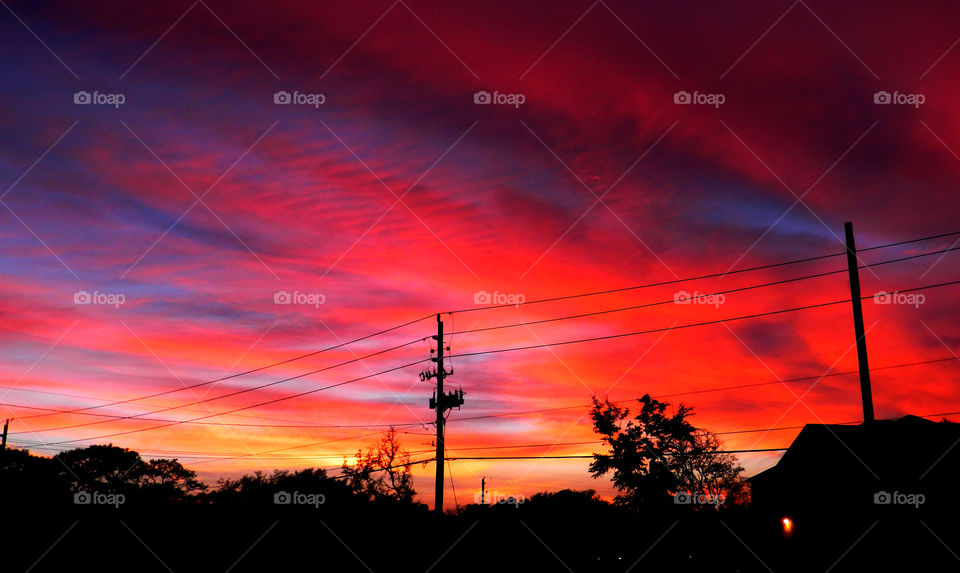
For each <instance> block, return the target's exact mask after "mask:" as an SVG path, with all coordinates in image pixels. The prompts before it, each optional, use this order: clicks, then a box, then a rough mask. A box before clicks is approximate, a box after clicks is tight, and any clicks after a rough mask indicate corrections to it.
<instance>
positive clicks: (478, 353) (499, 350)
mask: <svg viewBox="0 0 960 573" xmlns="http://www.w3.org/2000/svg"><path fill="white" fill-rule="evenodd" d="M954 284H960V280H955V281H949V282H944V283H938V284H934V285H926V286H922V287H914V288H908V289H899V290H897V291H896V292H898V293H904V292H913V291H918V290H926V289H931V288H938V287H943V286H949V285H954ZM860 298H861V300H865V299H870V298H873V295H868V296H862V297H860ZM848 302H850V299H848V298H847V299H843V300H835V301H832V302H822V303H818V304H810V305H806V306H798V307H793V308H786V309H781V310H771V311H767V312H760V313H755V314H746V315H741V316H733V317H728V318H721V319H717V320H708V321H704V322H695V323H690V324H681V325H679V326H670V327H666V328H654V329H651V330H640V331H636V332H624V333H620V334H608V335H605V336H594V337H591V338H579V339H575V340H562V341H559V342H547V343H542V344H530V345H527V346H515V347H512V348H495V349H491V350H478V351H475V352H466V353H462V354H454V355H451V358H466V357H468V356H482V355H485V354H501V353H504V352H516V351H518V350H534V349H537V348H547V347H551V346H564V345H568V344H579V343H582V342H598V341H601V340H611V339H614V338H624V337H627V336H637V335H640V334H653V333H656V332H666V331H670V330H681V329H684V328H693V327H697V326H708V325H711V324H721V323H724V322H733V321H735V320H746V319H750V318H760V317H763V316H772V315H775V314H784V313H788V312H797V311H801V310H811V309H814V308H822V307H827V306H834V305H838V304H844V303H848Z"/></svg>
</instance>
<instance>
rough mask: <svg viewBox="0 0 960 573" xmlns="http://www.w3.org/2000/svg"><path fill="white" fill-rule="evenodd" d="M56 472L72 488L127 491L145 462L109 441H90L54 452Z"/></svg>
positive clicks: (140, 474)
mask: <svg viewBox="0 0 960 573" xmlns="http://www.w3.org/2000/svg"><path fill="white" fill-rule="evenodd" d="M56 458H59V460H60V462H62V465H61V464H57V466H55V467H57V468H58V470H59V473H60V475H61V477H63V478H64V479H65V480H66V481H67V482H68V483H70V484H71V486H72V488H73V489H74V490H81V489H91V490H97V491H102V492H115V493H129V492H131V491H132V490H134V489H136V488H137V487H138V486H139V485H140V480H141V479H142V478H143V477H144V475H145V472H146V470H147V467H148V466H147V464H146V463H145V462H144V461H143V459H142V458H141V457H140V454H138V453H137V452H135V451H133V450H128V449H126V448H119V447H116V446H114V445H112V444H108V445H106V446H100V445H94V446H88V447H86V448H78V449H75V450H69V451H66V452H61V453H59V454H57V455H56V456H55V459H56Z"/></svg>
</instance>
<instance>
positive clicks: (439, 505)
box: [434, 314, 447, 515]
mask: <svg viewBox="0 0 960 573" xmlns="http://www.w3.org/2000/svg"><path fill="white" fill-rule="evenodd" d="M436 340H437V358H436V362H437V370H436V376H437V402H436V404H434V406H435V407H436V410H437V481H436V484H435V486H434V505H435V508H436V510H437V513H438V514H440V515H443V463H444V461H445V460H446V458H445V457H444V456H445V454H444V453H443V379H444V378H446V377H447V373H446V371H445V370H444V369H443V321H442V320H440V315H439V314H437V338H436Z"/></svg>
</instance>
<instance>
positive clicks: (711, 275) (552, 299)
mask: <svg viewBox="0 0 960 573" xmlns="http://www.w3.org/2000/svg"><path fill="white" fill-rule="evenodd" d="M954 235H960V231H954V232H950V233H940V234H937V235H930V236H927V237H920V238H917V239H909V240H906V241H898V242H895V243H887V244H884V245H876V246H873V247H868V248H866V249H858V250H857V252H858V253H859V252H863V251H873V250H877V249H885V248H888V247H894V246H899V245H906V244H910V243H919V242H922V241H929V240H932V239H940V238H943V237H951V236H954ZM845 255H846V251H844V252H840V253H832V254H828V255H818V256H814V257H806V258H803V259H794V260H790V261H783V262H779V263H771V264H768V265H760V266H757V267H749V268H744V269H735V270H732V271H726V272H722V273H709V274H705V275H699V276H692V277H686V278H678V279H672V280H668V281H660V282H653V283H647V284H642V285H634V286H628V287H621V288H615V289H607V290H600V291H593V292H585V293H578V294H570V295H563V296H555V297H550V298H541V299H535V300H528V301H524V302H523V303H519V304H496V305H490V306H482V307H473V308H463V309H459V310H450V311H447V312H448V313H456V312H461V313H464V312H476V311H481V310H494V309H500V308H510V307H518V306H526V305H531V304H540V303H544V302H556V301H561V300H570V299H574V298H583V297H590V296H599V295H605V294H613V293H618V292H627V291H632V290H639V289H645V288H651V287H656V286H666V285H672V284H678V283H683V282H689V281H696V280H703V279H711V278H719V277H725V276H728V275H735V274H740V273H747V272H752V271H760V270H766V269H772V268H777V267H783V266H787V265H794V264H798V263H808V262H812V261H819V260H823V259H829V258H833V257H840V256H845Z"/></svg>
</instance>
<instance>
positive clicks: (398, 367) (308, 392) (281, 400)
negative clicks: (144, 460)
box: [44, 358, 429, 446]
mask: <svg viewBox="0 0 960 573" xmlns="http://www.w3.org/2000/svg"><path fill="white" fill-rule="evenodd" d="M427 360H429V359H428V358H423V359H421V360H416V361H414V362H409V363H407V364H403V365H400V366H395V367H393V368H389V369H387V370H382V371H380V372H375V373H373V374H367V375H366V376H360V377H358V378H353V379H351V380H345V381H343V382H337V383H336V384H330V385H327V386H322V387H320V388H314V389H313V390H307V391H304V392H298V393H296V394H291V395H288V396H281V397H279V398H274V399H272V400H266V401H264V402H257V403H256V404H248V405H246V406H241V407H238V408H234V409H232V410H226V411H223V412H214V413H212V414H207V415H205V416H200V417H198V418H191V419H190V420H178V421H176V422H170V423H166V424H159V425H157V426H150V427H149V428H138V429H135V430H127V431H124V432H114V433H112V434H104V435H101V436H94V437H89V438H77V439H73V440H62V441H59V442H47V443H45V444H44V445H45V446H54V445H60V444H71V443H75V442H82V441H87V440H99V439H103V438H112V437H115V436H125V435H128V434H136V433H139V432H147V431H150V430H157V429H160V428H166V427H169V426H175V425H178V424H185V423H188V422H194V421H197V420H205V419H208V418H213V417H216V416H224V415H226V414H232V413H234V412H240V411H243V410H249V409H251V408H258V407H260V406H267V405H270V404H276V403H277V402H283V401H286V400H291V399H293V398H299V397H302V396H307V395H309V394H315V393H317V392H322V391H324V390H329V389H331V388H338V387H340V386H345V385H347V384H353V383H354V382H359V381H361V380H367V379H368V378H374V377H376V376H380V375H383V374H387V373H389V372H395V371H397V370H402V369H404V368H409V367H410V366H415V365H417V364H421V363H423V362H426V361H427ZM124 419H136V417H135V416H126V417H124ZM96 423H98V424H99V423H104V422H103V421H101V422H96ZM80 425H91V424H80ZM67 427H69V426H65V427H63V428H60V429H65V428H67ZM73 427H77V426H73ZM45 431H52V429H48V430H45Z"/></svg>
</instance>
